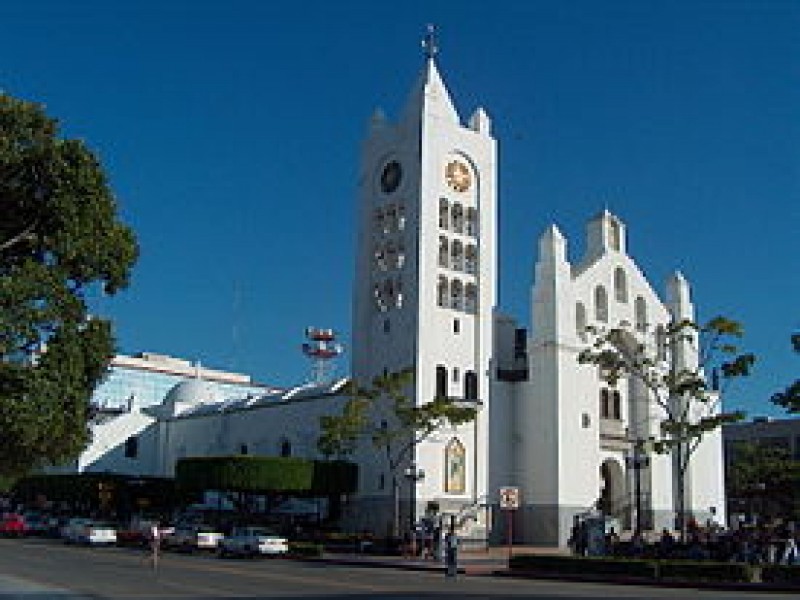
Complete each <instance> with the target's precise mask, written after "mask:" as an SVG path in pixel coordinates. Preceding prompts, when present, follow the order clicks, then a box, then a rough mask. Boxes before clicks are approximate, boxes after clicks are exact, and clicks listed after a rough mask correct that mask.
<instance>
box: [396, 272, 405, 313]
mask: <svg viewBox="0 0 800 600" xmlns="http://www.w3.org/2000/svg"><path fill="white" fill-rule="evenodd" d="M394 305H395V306H396V307H397V308H403V280H402V278H400V277H398V278H397V279H395V281H394Z"/></svg>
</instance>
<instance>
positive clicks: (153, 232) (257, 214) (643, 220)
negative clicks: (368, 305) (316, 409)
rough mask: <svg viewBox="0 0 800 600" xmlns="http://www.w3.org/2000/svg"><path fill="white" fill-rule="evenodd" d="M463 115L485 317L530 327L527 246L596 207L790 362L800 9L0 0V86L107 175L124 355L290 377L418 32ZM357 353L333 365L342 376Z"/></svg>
mask: <svg viewBox="0 0 800 600" xmlns="http://www.w3.org/2000/svg"><path fill="white" fill-rule="evenodd" d="M429 22H432V23H436V24H437V25H438V27H439V45H440V47H441V54H440V56H439V67H440V70H441V72H442V74H443V77H444V79H445V81H446V83H447V85H448V87H449V89H450V92H451V94H452V96H453V98H454V100H455V102H456V105H457V107H458V109H459V111H460V112H461V115H462V118H466V117H467V116H469V115H470V114H471V113H472V111H473V110H474V109H475V108H476V107H477V106H483V107H485V109H486V110H487V111H488V113H489V114H490V116H491V117H492V119H493V127H494V133H495V135H496V137H497V138H498V142H499V194H500V265H501V268H500V283H499V285H500V287H499V289H500V299H499V308H500V309H501V310H502V311H504V312H507V313H510V314H513V315H515V316H516V317H517V318H519V319H520V321H521V322H522V323H523V324H527V323H529V321H530V315H529V308H528V307H529V295H530V284H531V273H532V266H533V261H534V259H535V256H534V251H535V244H536V240H537V238H538V236H539V235H540V234H541V232H542V231H543V230H544V229H545V227H546V226H547V225H548V224H549V223H551V222H555V223H556V224H558V226H559V227H560V228H561V230H562V232H563V233H564V234H565V235H566V236H567V238H568V240H569V243H570V245H569V249H570V254H571V257H572V258H577V257H578V256H580V255H581V253H582V248H583V238H584V227H585V223H586V220H587V219H588V218H589V217H591V216H593V215H594V214H596V213H597V212H598V211H599V210H600V209H602V208H603V207H608V208H609V209H610V210H612V211H613V212H615V213H616V214H618V215H619V216H620V217H621V218H622V219H623V220H624V221H625V222H626V224H627V226H628V249H629V252H630V253H631V254H632V255H633V256H634V258H635V259H636V260H637V262H638V263H639V265H640V266H641V267H642V269H643V270H644V271H645V273H646V274H647V275H648V277H649V278H650V280H651V282H652V283H653V285H654V287H656V289H657V290H659V291H662V290H663V282H664V281H665V280H666V278H667V276H668V275H669V273H670V272H672V271H673V270H675V269H679V270H681V271H682V272H683V273H684V274H685V275H686V277H687V278H688V279H689V281H690V283H691V284H692V288H693V293H694V300H695V303H696V305H697V308H698V312H699V317H700V319H701V320H703V319H708V318H710V317H713V316H715V315H717V314H724V315H726V316H729V317H732V318H735V319H737V320H740V321H742V322H743V323H744V325H745V327H746V331H747V336H746V340H745V342H746V346H747V349H749V350H752V351H753V352H755V353H756V354H757V355H758V357H759V364H758V368H757V371H756V374H755V375H754V376H753V377H752V378H751V379H750V380H749V381H747V382H745V383H743V384H741V385H739V386H738V387H737V388H736V389H734V390H732V391H731V393H730V395H729V398H728V407H730V408H742V409H744V410H747V411H748V412H749V413H750V414H751V415H764V414H772V415H776V416H777V415H780V414H782V413H781V412H780V411H778V410H777V409H775V408H774V407H772V406H771V405H770V404H769V403H768V401H767V398H768V397H769V396H770V395H771V394H772V393H773V392H774V391H775V390H776V389H778V388H780V387H781V386H782V385H785V384H787V383H788V382H789V381H790V380H793V379H794V378H795V377H796V375H797V371H798V365H800V357H797V356H795V355H793V354H792V353H791V351H790V346H789V334H790V333H791V332H792V331H794V330H796V329H797V328H798V327H800V309H799V307H800V259H798V257H799V256H800V242H798V232H799V231H800V208H798V206H800V158H799V157H800V152H799V151H800V3H798V2H792V1H769V0H761V1H750V2H748V1H729V2H722V1H719V2H704V1H695V2H648V1H643V0H635V1H630V2H618V1H605V2H594V1H585V2H578V1H573V2H571V1H519V2H503V1H500V2H494V3H488V2H479V1H466V0H459V1H427V2H425V1H404V2H393V3H389V2H382V3H379V2H357V1H350V2H348V1H341V2H330V1H328V2H320V1H315V0H310V1H307V2H303V3H294V2H257V1H244V0H228V1H225V2H222V1H205V2H204V1H198V0H195V1H181V2H179V1H161V2H156V1H150V0H142V1H136V2H133V1H130V2H128V1H123V0H120V1H116V2H106V1H93V2H89V1H81V0H77V1H71V2H56V1H53V2H42V1H36V0H29V1H27V2H24V3H23V2H13V3H12V2H4V3H2V4H0V89H3V90H4V91H5V92H7V93H9V94H11V95H14V96H16V97H20V98H24V99H27V100H34V101H37V102H40V103H43V104H44V105H45V106H46V108H47V111H48V113H49V114H51V115H52V116H55V117H57V118H59V119H60V120H61V121H62V123H63V127H64V132H65V134H66V135H68V136H70V137H80V138H84V139H85V140H86V141H87V142H88V143H89V145H90V146H91V147H92V148H93V149H94V150H95V151H96V152H97V154H98V155H99V157H100V159H101V161H102V163H103V164H104V166H105V167H106V169H107V171H108V173H109V176H110V180H111V185H112V187H113V189H114V191H115V193H116V194H117V196H118V197H119V201H120V206H121V214H122V216H123V218H124V220H125V221H126V222H128V223H129V224H130V225H131V226H132V227H133V228H134V229H135V230H136V232H137V234H138V237H139V241H140V244H141V247H142V256H141V260H140V262H139V264H138V265H137V267H136V269H135V272H134V275H133V281H132V285H131V287H130V288H129V289H128V290H127V291H125V292H124V293H122V294H120V295H118V296H116V297H114V298H108V299H103V298H99V299H97V300H96V301H95V309H96V310H97V311H98V312H101V313H103V314H106V315H109V316H111V317H112V318H114V319H115V320H116V323H117V331H118V340H119V349H120V351H122V352H125V353H135V352H140V351H153V352H160V353H165V354H171V355H174V356H180V357H185V358H190V359H196V360H200V361H201V362H202V363H203V364H204V365H207V366H209V367H216V368H224V369H231V370H238V371H242V372H246V373H249V374H251V375H253V376H254V377H255V378H256V379H257V380H260V381H264V382H267V383H273V384H279V385H289V384H293V383H297V382H300V381H302V380H304V379H305V378H306V377H307V376H308V375H309V371H310V368H309V365H308V364H307V362H306V361H305V359H304V358H303V357H302V355H301V353H300V344H301V343H302V341H303V331H304V328H305V327H306V326H309V325H312V326H318V327H332V328H334V329H335V330H337V331H338V332H340V334H341V336H342V340H343V342H344V343H345V345H347V343H348V340H349V330H350V302H351V289H352V279H353V264H354V258H353V256H354V246H355V231H354V228H353V223H354V216H355V205H356V203H355V200H356V198H355V195H356V173H357V165H358V155H359V145H360V141H361V139H362V138H363V136H364V134H365V131H366V124H367V120H368V118H369V116H370V114H371V113H372V111H373V109H374V108H375V107H376V106H381V107H383V108H384V109H385V110H386V112H387V113H388V114H389V115H390V116H396V115H397V113H398V111H399V110H400V108H401V107H402V105H403V102H404V100H405V98H406V95H407V94H408V91H409V89H410V87H411V85H412V82H413V81H414V80H415V78H416V76H417V73H418V71H419V69H420V68H421V67H422V64H423V57H422V52H421V50H420V45H419V42H420V39H421V37H422V35H423V33H424V27H425V24H426V23H429ZM347 362H348V361H347V359H346V358H345V359H343V360H341V361H340V364H339V366H338V371H339V373H346V371H347Z"/></svg>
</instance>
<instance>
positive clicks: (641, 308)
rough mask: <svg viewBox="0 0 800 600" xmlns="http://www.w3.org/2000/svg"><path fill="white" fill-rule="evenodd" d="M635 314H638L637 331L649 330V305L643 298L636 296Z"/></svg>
mask: <svg viewBox="0 0 800 600" xmlns="http://www.w3.org/2000/svg"><path fill="white" fill-rule="evenodd" d="M634 312H635V313H636V331H646V330H647V303H646V302H645V301H644V298H642V297H641V296H636V301H635V302H634Z"/></svg>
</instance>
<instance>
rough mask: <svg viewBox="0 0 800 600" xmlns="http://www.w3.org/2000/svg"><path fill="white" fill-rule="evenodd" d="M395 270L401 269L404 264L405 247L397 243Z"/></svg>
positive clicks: (401, 243)
mask: <svg viewBox="0 0 800 600" xmlns="http://www.w3.org/2000/svg"><path fill="white" fill-rule="evenodd" d="M396 264H397V268H398V269H402V268H403V265H404V264H406V247H405V245H404V244H403V242H398V244H397V263H396Z"/></svg>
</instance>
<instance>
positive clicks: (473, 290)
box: [464, 283, 478, 315]
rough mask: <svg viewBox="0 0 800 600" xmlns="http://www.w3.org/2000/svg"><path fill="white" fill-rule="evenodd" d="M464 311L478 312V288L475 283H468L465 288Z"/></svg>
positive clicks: (472, 313)
mask: <svg viewBox="0 0 800 600" xmlns="http://www.w3.org/2000/svg"><path fill="white" fill-rule="evenodd" d="M464 312H468V313H469V314H471V315H474V314H475V313H476V312H478V288H477V286H475V284H474V283H468V284H467V285H466V287H465V288H464Z"/></svg>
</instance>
